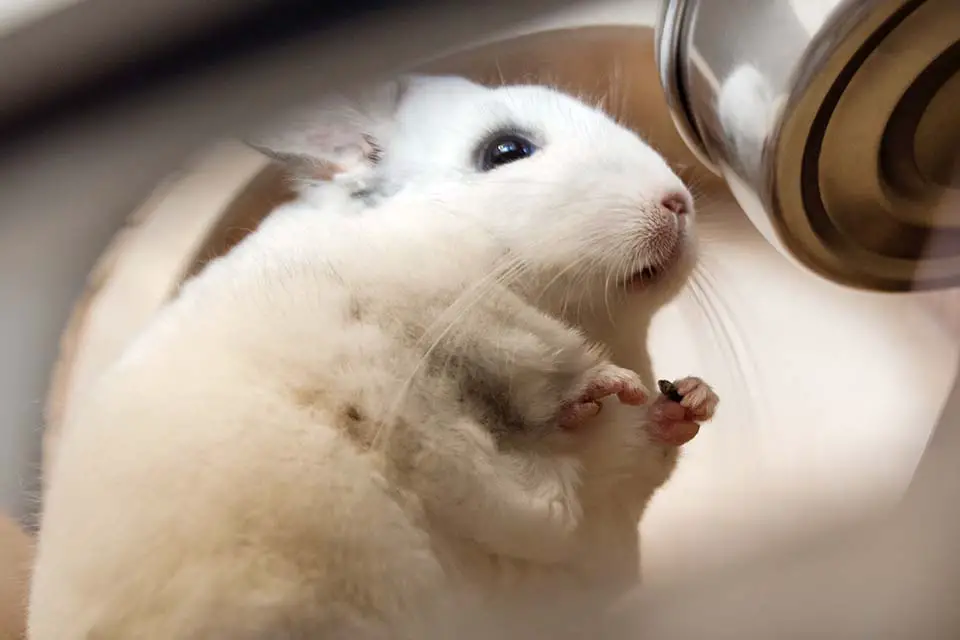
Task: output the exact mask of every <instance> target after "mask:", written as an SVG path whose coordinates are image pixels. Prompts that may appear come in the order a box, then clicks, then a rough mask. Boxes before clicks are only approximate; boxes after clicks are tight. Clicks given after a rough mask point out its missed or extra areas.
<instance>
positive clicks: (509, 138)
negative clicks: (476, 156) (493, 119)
mask: <svg viewBox="0 0 960 640" xmlns="http://www.w3.org/2000/svg"><path fill="white" fill-rule="evenodd" d="M536 151H537V146H536V145H535V144H533V143H532V142H530V141H529V140H527V139H526V138H524V137H523V136H521V135H517V134H515V133H507V134H504V135H500V136H497V137H496V138H494V139H493V140H491V141H490V142H489V143H487V146H486V147H484V149H483V156H482V157H481V159H480V168H481V169H482V170H483V171H490V170H492V169H496V168H497V167H499V166H502V165H505V164H510V163H511V162H516V161H517V160H523V159H524V158H529V157H530V156H532V155H533V154H534V153H535V152H536Z"/></svg>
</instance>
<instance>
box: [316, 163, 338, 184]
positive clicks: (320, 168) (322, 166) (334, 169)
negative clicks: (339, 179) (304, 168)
mask: <svg viewBox="0 0 960 640" xmlns="http://www.w3.org/2000/svg"><path fill="white" fill-rule="evenodd" d="M344 171H345V169H344V168H343V167H341V166H340V165H338V164H336V163H333V162H317V163H314V164H311V165H310V177H311V178H313V179H314V180H333V179H334V178H335V177H336V176H337V175H338V174H340V173H343V172H344Z"/></svg>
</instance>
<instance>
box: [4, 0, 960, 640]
mask: <svg viewBox="0 0 960 640" xmlns="http://www.w3.org/2000/svg"><path fill="white" fill-rule="evenodd" d="M92 1H95V0H42V1H41V0H17V1H16V2H14V1H12V0H0V36H2V34H3V33H5V32H12V31H14V30H16V29H20V28H22V27H23V26H24V25H25V24H28V23H29V22H30V21H31V20H39V19H41V18H42V16H43V15H44V14H45V12H50V11H54V10H56V9H61V8H62V6H63V5H66V4H69V3H70V2H92ZM811 1H812V0H811ZM518 4H520V5H523V4H524V3H518ZM530 4H531V5H533V4H536V3H530ZM543 4H550V3H543ZM556 4H557V5H564V6H559V7H558V8H556V10H554V11H551V12H548V13H546V14H544V15H542V16H539V17H534V16H537V12H538V11H539V9H537V8H536V7H531V8H530V9H529V12H530V16H524V15H523V14H522V13H518V14H517V15H516V16H512V15H505V17H504V18H503V24H502V25H500V27H499V28H498V29H497V30H495V33H496V34H497V35H496V36H495V37H493V36H489V35H487V36H485V37H483V38H480V39H477V40H476V42H474V43H472V44H471V45H470V46H461V47H459V48H456V47H451V46H449V45H450V44H452V41H455V40H456V39H458V38H459V36H457V34H456V33H454V32H453V30H451V33H450V35H449V39H450V40H451V41H444V42H441V41H438V42H436V43H433V44H436V47H437V50H445V49H449V50H450V53H449V55H443V56H439V57H433V58H431V59H429V60H424V61H420V60H419V58H418V56H416V55H413V53H414V52H413V51H410V52H409V54H410V55H408V56H407V57H406V58H405V59H409V60H412V61H417V64H418V65H420V66H421V67H422V68H424V69H426V70H432V71H437V72H453V73H459V74H463V75H467V76H470V77H472V78H475V79H477V80H479V81H483V82H489V83H498V82H501V81H508V82H512V81H538V82H544V83H548V84H552V85H556V86H558V87H560V88H563V89H565V90H568V91H570V92H573V93H576V94H578V95H581V96H584V97H588V98H592V99H595V100H597V101H600V102H601V103H602V104H604V106H605V107H606V108H607V109H608V111H610V112H611V113H612V114H614V115H615V116H616V117H617V118H618V119H619V120H621V121H622V122H624V123H625V124H627V125H628V126H630V127H632V128H634V129H635V130H637V131H638V132H640V133H641V134H642V135H643V136H644V137H645V138H646V139H647V140H649V141H650V143H651V144H652V145H654V146H655V147H656V148H657V149H658V150H660V151H661V152H662V153H663V154H664V155H665V156H666V157H667V158H668V159H669V160H670V162H671V163H672V164H673V165H674V166H675V167H676V169H677V171H678V172H679V173H680V174H681V175H682V176H684V178H685V179H686V180H687V181H688V183H689V184H690V185H691V186H692V188H693V190H694V191H695V192H696V195H697V201H698V211H699V221H700V224H701V228H702V233H701V237H702V243H703V260H702V264H701V266H700V267H699V269H698V272H697V274H696V277H695V279H694V282H693V284H692V286H691V287H690V288H689V290H688V291H687V292H686V293H685V294H684V295H683V296H681V298H680V299H679V300H678V301H677V302H676V303H675V304H674V305H673V306H671V307H670V308H669V309H667V310H666V311H665V312H664V313H663V314H662V316H661V317H660V318H659V319H658V323H657V325H656V327H655V332H654V336H653V345H654V357H655V366H656V369H657V371H658V373H659V375H661V376H663V377H671V378H675V377H680V376H682V375H686V374H688V373H695V374H696V375H698V376H701V377H703V378H704V379H706V380H708V381H710V382H711V384H713V385H714V387H715V388H716V389H717V391H718V393H719V394H720V396H721V397H722V398H723V399H724V403H723V405H722V408H721V411H720V412H719V414H718V415H717V418H716V419H715V421H714V422H713V423H712V424H710V425H709V426H708V427H706V428H704V429H703V430H702V431H701V433H700V435H699V436H698V437H697V438H696V439H695V440H694V441H693V442H691V443H690V444H689V445H688V447H687V451H686V455H685V457H684V460H683V463H682V464H681V466H680V469H679V471H678V473H677V474H676V475H675V476H674V477H673V479H672V480H671V481H670V482H669V484H668V486H667V487H666V488H665V489H664V490H662V491H661V492H660V493H659V494H658V495H657V497H656V499H655V501H654V503H653V505H652V507H651V509H650V511H649V512H648V515H647V516H646V518H645V520H644V522H643V524H642V531H643V534H644V536H643V545H644V547H645V548H644V559H645V575H646V577H647V581H648V583H649V584H651V585H654V586H657V585H659V586H663V587H664V588H672V586H673V585H676V584H680V583H683V582H684V581H686V580H689V579H690V578H696V577H699V576H702V575H703V574H704V573H705V572H708V571H721V570H722V569H724V568H729V567H736V566H740V565H742V564H743V563H745V562H747V561H748V560H751V559H752V560H756V559H757V558H763V557H767V556H769V555H770V554H771V553H772V552H773V551H775V550H777V549H780V548H782V547H783V545H784V544H785V541H786V540H794V541H795V540H799V539H808V538H811V537H812V536H814V535H815V534H818V533H823V532H825V531H838V530H841V529H842V528H843V527H847V526H851V525H852V524H855V523H857V522H860V521H862V519H863V518H865V517H867V518H877V517H879V514H884V513H887V512H890V511H891V510H892V509H893V508H894V506H895V505H897V504H899V503H900V501H901V499H902V497H903V496H904V494H905V492H906V491H907V490H908V487H909V486H910V484H911V481H912V480H913V477H914V473H915V471H916V469H917V466H918V464H919V463H920V460H921V456H922V455H923V453H924V451H925V448H926V447H927V444H928V442H929V440H930V438H931V435H932V434H933V432H934V427H935V426H936V424H937V422H938V420H939V419H940V416H941V413H942V411H943V409H944V407H945V404H946V402H947V399H948V397H949V396H950V394H951V392H952V390H953V386H954V382H955V378H956V372H957V371H956V370H957V362H958V355H960V298H958V297H957V296H956V295H955V294H954V293H953V292H952V291H940V292H935V293H906V294H897V295H891V294H886V293H870V292H864V291H858V290H854V289H851V288H846V287H842V286H839V285H836V284H833V283H831V282H829V281H827V280H826V279H824V278H821V277H819V276H817V275H814V274H813V273H811V272H810V271H808V270H806V269H804V268H802V267H800V266H798V265H797V264H796V263H795V262H794V261H792V260H789V259H787V258H786V257H784V255H783V254H782V253H781V252H779V251H778V250H777V249H775V248H774V247H773V246H772V245H771V244H770V243H769V242H768V241H767V240H766V239H765V238H764V237H763V235H761V233H760V232H758V231H757V229H756V228H755V226H754V225H753V224H752V223H751V221H750V220H749V219H748V217H747V216H746V215H745V213H744V211H743V210H742V208H741V206H740V205H739V204H738V202H737V200H736V199H735V198H734V197H733V196H732V195H731V193H730V191H729V189H728V187H727V185H726V184H725V182H724V181H723V180H721V179H720V178H719V177H717V176H716V175H715V174H713V173H711V172H710V171H709V170H707V169H706V168H705V167H704V166H703V165H702V164H701V163H700V162H699V161H698V159H697V157H696V156H695V155H694V154H693V153H691V151H690V149H689V148H688V146H687V145H686V144H685V143H684V142H683V140H682V139H681V138H680V136H679V135H678V133H677V130H676V128H675V125H674V122H673V120H672V119H671V116H670V113H669V111H668V107H667V102H666V99H665V97H664V95H663V91H662V89H661V87H660V80H659V78H658V70H657V64H656V62H657V61H656V60H655V56H654V24H655V21H656V12H657V9H658V3H657V2H654V1H644V0H631V1H622V0H621V1H618V2H611V1H596V2H586V3H556ZM801 4H802V3H801ZM566 5H570V6H566ZM798 6H799V5H798ZM805 6H806V5H805ZM807 8H809V7H807ZM535 9H537V10H535ZM518 11H519V10H518ZM437 15H439V13H438V14H437ZM804 15H805V14H804V12H803V11H799V10H798V12H797V15H796V19H797V20H798V22H801V23H802V21H803V19H804ZM438 19H439V18H438ZM491 21H492V19H491ZM464 33H466V31H465V32H464ZM463 42H466V41H465V40H464V41H463ZM423 46H424V47H428V46H432V45H431V42H425V43H424V45H423ZM387 48H388V45H387V44H385V45H384V50H385V51H386V50H387ZM307 51H309V50H305V51H295V52H294V51H291V52H288V53H289V55H293V54H294V53H296V54H297V55H300V56H304V55H307ZM356 60H357V61H358V62H357V65H359V66H360V67H362V64H361V63H362V62H363V60H364V59H362V58H360V57H357V58H356ZM5 64H7V65H10V64H11V63H10V61H9V60H7V61H6V62H5ZM317 64H318V63H316V62H314V66H315V67H316V65H317ZM398 64H399V63H398ZM255 67H256V63H251V64H250V68H251V69H253V71H251V72H250V74H249V85H245V86H249V87H256V86H259V87H262V89H261V92H262V93H264V94H268V95H269V94H271V90H272V89H274V88H276V92H275V94H276V95H278V96H280V95H282V96H284V98H285V99H286V98H291V99H292V98H293V97H295V96H294V95H291V94H288V93H283V91H282V90H281V89H280V88H279V86H280V80H278V79H277V78H276V76H271V75H270V73H269V72H268V71H267V70H264V71H263V72H262V73H261V74H260V75H259V76H258V75H257V73H258V72H257V71H256V68H255ZM370 68H372V67H370ZM309 71H311V69H310V68H309V66H304V67H303V68H301V69H299V71H297V72H293V71H291V73H292V74H293V73H301V74H306V73H307V72H309ZM313 71H314V72H315V71H316V68H314V69H313ZM347 71H349V69H345V70H344V71H343V72H342V73H347ZM331 74H332V75H334V76H335V75H336V74H335V73H334V72H331ZM235 80H236V79H235V78H234V77H233V76H231V75H229V73H227V74H224V75H216V74H213V73H212V72H211V74H210V75H209V76H208V77H206V78H199V79H198V80H197V83H196V84H187V85H185V87H180V89H182V91H181V92H180V93H179V94H175V93H174V92H172V91H170V92H167V93H160V94H155V95H154V94H147V93H145V94H143V95H142V96H141V97H140V98H139V101H138V99H136V98H135V99H133V100H132V101H130V102H128V103H126V104H125V105H123V106H124V109H123V110H117V111H113V112H107V113H98V114H93V112H91V114H90V115H89V117H85V118H86V119H83V118H81V119H79V120H78V121H77V122H75V123H71V126H69V127H68V126H67V125H66V124H64V125H63V127H62V128H61V129H52V130H49V131H47V132H42V133H45V134H46V135H42V134H41V135H37V136H34V137H33V138H30V139H28V140H24V141H19V140H16V139H15V138H9V137H8V138H4V140H7V141H10V140H12V142H11V144H8V145H7V147H6V149H7V152H5V153H3V154H2V155H0V353H2V358H0V508H2V510H3V512H5V513H7V514H8V515H9V517H10V519H11V520H16V521H18V522H19V523H20V524H22V525H24V526H25V527H26V528H27V529H30V528H31V527H33V526H34V524H35V522H36V515H37V511H38V509H39V506H40V502H39V495H40V490H41V484H42V466H43V464H44V459H46V460H47V461H48V460H49V458H50V457H51V456H54V455H55V452H56V435H57V433H58V429H59V427H60V424H61V422H62V421H63V420H64V418H65V416H69V414H70V411H71V408H72V407H73V406H75V405H76V403H78V402H82V399H83V394H84V392H85V390H86V388H87V387H88V385H89V384H90V381H91V380H93V379H95V378H96V376H97V375H98V374H99V373H100V372H101V371H102V370H103V368H104V367H106V366H108V365H109V364H110V363H111V362H112V361H113V359H114V358H116V357H117V355H118V354H119V353H120V352H121V351H122V350H123V348H124V347H125V345H126V344H127V343H128V342H129V341H130V339H131V338H132V337H133V336H134V335H136V333H137V331H139V330H140V329H141V328H142V327H143V326H144V324H145V323H147V322H149V321H150V319H151V317H152V315H153V314H154V313H155V312H156V310H157V309H158V308H159V307H160V306H161V305H162V304H163V303H164V301H165V300H166V299H168V298H169V296H171V295H172V294H173V292H174V291H175V290H176V289H177V287H178V286H180V284H181V283H182V282H183V281H184V280H185V279H186V278H189V277H190V275H192V274H194V273H196V272H197V270H198V269H200V268H202V266H203V264H205V263H206V262H207V261H209V260H210V259H212V258H214V257H216V256H218V255H222V254H223V253H224V252H226V251H228V250H229V249H230V247H232V246H233V245H234V244H235V243H236V242H237V241H239V240H240V239H241V238H242V237H243V236H244V235H245V234H246V233H249V232H250V231H251V230H253V229H255V228H256V225H257V224H258V222H259V221H260V220H261V219H262V218H263V217H264V216H266V215H267V214H268V213H269V212H270V210H271V209H272V208H273V207H275V206H276V205H277V204H278V203H280V202H283V201H284V200H285V199H286V198H289V197H290V194H289V192H288V191H287V189H286V187H285V185H284V181H283V175H282V174H281V173H280V172H279V169H278V168H276V167H274V166H272V165H270V164H269V163H268V162H267V161H266V160H265V159H264V158H263V157H261V156H260V155H259V154H257V153H256V152H254V151H252V150H251V149H249V148H247V147H245V146H243V145H242V144H240V143H239V142H237V141H236V135H239V134H241V133H243V132H244V131H245V129H244V128H243V125H246V124H252V122H253V116H252V115H251V113H253V112H254V111H257V110H259V111H258V113H259V114H261V115H262V116H266V114H268V113H269V112H270V109H271V108H272V107H273V106H275V105H273V104H270V103H268V102H265V103H263V104H262V105H261V104H259V103H257V106H256V108H254V106H252V105H253V104H254V99H253V98H252V97H251V96H252V95H253V93H251V92H250V90H249V89H246V90H245V91H246V92H245V93H244V92H241V91H240V90H239V89H238V90H237V91H235V92H234V95H233V97H232V99H231V102H230V103H229V104H227V105H225V104H224V103H219V104H218V103H217V101H216V99H215V91H213V89H215V88H216V86H217V85H216V83H217V82H221V83H222V84H223V85H225V86H226V85H231V83H233V82H235ZM258 82H259V84H258ZM203 83H206V84H203ZM237 86H239V82H237V84H235V85H233V88H236V87H237ZM300 90H301V91H305V89H303V88H302V87H301V88H300ZM317 90H319V89H317ZM238 95H239V96H243V97H245V98H249V99H250V102H249V103H245V104H246V106H247V107H248V108H247V111H244V110H242V109H240V108H239V107H240V106H244V104H241V105H239V106H238V103H237V102H236V100H235V99H236V98H237V96H238ZM184 96H193V97H197V96H200V97H203V98H205V99H206V102H205V104H206V105H207V106H206V107H205V109H200V108H197V109H194V110H193V111H189V112H188V111H186V110H178V107H176V106H174V98H183V97H184ZM277 104H279V98H278V103H277ZM2 113H3V112H2V111H0V114H2ZM261 115H258V116H257V117H258V118H259V119H260V120H262V119H264V118H263V117H261ZM241 116H242V117H241ZM177 118H180V120H177V122H178V123H179V124H182V125H183V126H181V127H180V130H179V133H178V135H179V136H180V137H179V138H178V139H177V143H176V144H174V143H173V142H171V138H168V137H167V135H168V134H167V132H165V131H164V130H163V128H162V127H161V126H159V123H161V122H163V123H169V122H170V120H171V119H177ZM214 122H216V124H215V125H214V124H212V123H214ZM155 124H156V125H158V126H153V125H155ZM3 131H4V133H9V131H7V130H3ZM129 132H136V137H135V138H134V137H131V136H130V135H128V134H129ZM208 133H209V134H210V135H209V136H207V135H206V134H208ZM158 176H159V177H161V179H159V180H158ZM93 196H96V197H93ZM4 527H6V528H4ZM27 557H29V544H28V539H27V538H26V537H21V536H20V534H19V532H18V530H16V529H13V528H12V527H10V526H8V525H7V524H3V526H2V527H0V563H3V564H0V572H2V571H4V569H3V566H4V564H5V565H6V566H8V567H10V570H9V571H6V574H5V575H7V576H10V579H9V580H7V581H6V582H3V583H0V587H2V588H3V589H5V590H6V591H3V590H0V625H2V624H3V623H4V617H6V618H7V619H9V621H10V622H9V624H8V626H10V628H16V625H17V624H18V623H17V619H18V616H19V612H20V611H21V609H22V587H23V586H24V581H25V577H24V576H25V575H26V574H25V573H24V566H25V565H24V560H23V559H24V558H27ZM809 564H811V565H812V564H814V563H809ZM718 575H719V574H718ZM862 575H863V576H864V579H866V574H862ZM772 592H773V590H771V593H772ZM784 597H785V598H786V596H784ZM11 603H12V604H11ZM810 606H813V605H812V604H811V605H810ZM4 607H6V608H4ZM854 609H855V607H852V608H851V611H853V610H854ZM703 619H704V620H708V619H709V617H708V616H706V615H705V617H704V618H703ZM878 619H879V618H878ZM904 619H906V618H904ZM911 620H912V618H911ZM677 628H678V627H674V636H673V637H683V636H682V635H677V634H679V633H680V632H679V631H676V629H677ZM729 628H730V629H731V630H734V629H737V628H738V627H737V626H736V625H735V624H731V626H730V627H729ZM891 628H892V627H891ZM913 628H915V629H919V628H918V627H913ZM839 629H840V627H834V630H835V631H837V630H839ZM731 633H732V631H731ZM664 634H665V635H664V637H668V636H669V633H667V632H664ZM2 637H4V636H3V632H2V630H0V638H2ZM11 637H15V636H11ZM731 637H733V636H731ZM757 637H761V636H757ZM795 637H799V636H795ZM838 637H841V636H838ZM849 637H866V636H860V635H855V636H849ZM875 637H879V636H875ZM890 637H896V636H890ZM929 637H948V636H943V635H941V636H937V635H936V634H934V635H931V636H929Z"/></svg>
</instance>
